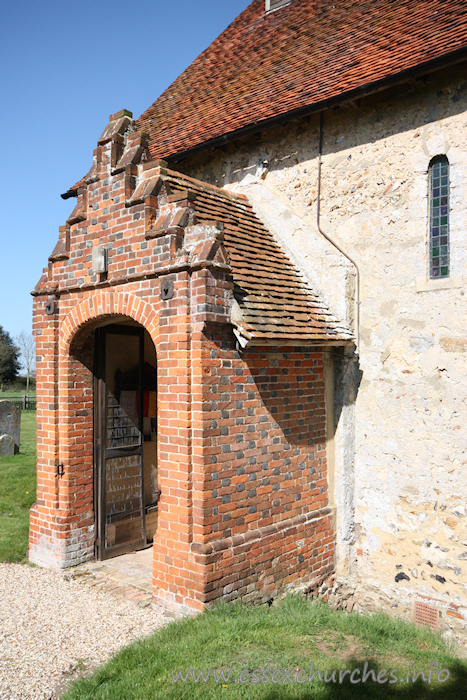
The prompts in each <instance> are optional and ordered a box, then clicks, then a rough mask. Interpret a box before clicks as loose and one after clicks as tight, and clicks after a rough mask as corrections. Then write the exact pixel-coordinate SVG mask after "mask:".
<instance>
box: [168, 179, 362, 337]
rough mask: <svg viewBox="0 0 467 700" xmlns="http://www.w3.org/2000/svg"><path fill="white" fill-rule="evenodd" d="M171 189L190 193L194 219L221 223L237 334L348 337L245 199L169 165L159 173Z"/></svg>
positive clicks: (200, 221) (344, 329)
mask: <svg viewBox="0 0 467 700" xmlns="http://www.w3.org/2000/svg"><path fill="white" fill-rule="evenodd" d="M164 179H167V180H168V182H169V185H170V189H171V191H172V192H173V193H174V194H176V193H177V192H178V191H181V190H191V192H193V193H195V195H196V197H195V201H194V208H195V212H196V218H197V220H198V221H199V223H202V222H212V221H213V220H215V221H219V222H222V223H223V224H224V244H225V248H226V249H227V253H228V256H229V263H230V265H231V268H232V275H233V281H234V285H235V287H234V295H235V299H236V301H237V303H238V304H239V307H240V311H241V315H239V317H238V318H234V319H233V320H234V325H237V330H238V331H239V333H240V335H241V336H242V337H243V338H245V339H246V340H248V341H250V342H252V343H261V342H263V343H269V342H274V343H275V344H280V343H281V342H283V343H284V344H288V343H293V344H300V342H305V343H310V342H318V343H319V342H323V341H324V342H336V341H344V340H349V339H351V337H352V336H351V334H350V333H349V331H348V330H347V329H346V328H345V327H343V326H342V325H340V324H339V323H338V322H337V321H336V319H335V318H334V317H333V316H332V314H331V313H330V311H329V310H328V309H327V307H326V305H325V304H324V303H323V301H322V300H321V299H320V298H319V296H318V295H317V294H316V293H315V292H314V291H313V290H312V289H310V287H309V285H308V284H307V283H306V281H305V280H304V279H303V278H302V276H301V275H300V273H299V272H298V270H297V269H296V268H295V267H294V265H293V264H292V263H291V262H290V260H289V259H288V257H287V256H286V255H285V253H284V252H283V251H282V249H281V248H280V246H279V245H278V243H276V241H275V240H274V238H273V236H272V234H271V233H270V232H269V231H268V230H267V229H266V228H265V226H264V225H263V224H262V223H261V221H260V220H259V219H258V217H257V216H256V214H255V213H254V211H253V209H252V207H251V205H250V203H249V202H248V200H247V199H246V198H245V197H243V196H241V195H236V194H233V193H230V192H226V191H225V190H221V189H219V188H217V187H213V186H211V185H208V184H206V183H204V182H201V181H199V180H195V179H194V178H190V177H187V176H185V175H181V174H180V173H177V172H174V171H172V170H169V171H168V173H167V175H166V176H165V177H164Z"/></svg>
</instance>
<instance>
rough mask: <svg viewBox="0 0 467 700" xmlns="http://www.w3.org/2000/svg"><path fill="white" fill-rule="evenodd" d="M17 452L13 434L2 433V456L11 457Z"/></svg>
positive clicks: (0, 439) (0, 447)
mask: <svg viewBox="0 0 467 700" xmlns="http://www.w3.org/2000/svg"><path fill="white" fill-rule="evenodd" d="M15 452H17V450H15V441H14V440H13V438H12V437H11V435H0V457H10V456H11V455H14V454H15Z"/></svg>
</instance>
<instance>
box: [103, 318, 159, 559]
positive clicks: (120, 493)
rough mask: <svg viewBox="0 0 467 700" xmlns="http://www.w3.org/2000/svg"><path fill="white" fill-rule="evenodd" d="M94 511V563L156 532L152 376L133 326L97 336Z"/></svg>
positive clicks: (150, 357)
mask: <svg viewBox="0 0 467 700" xmlns="http://www.w3.org/2000/svg"><path fill="white" fill-rule="evenodd" d="M94 366H95V383H94V506H95V518H96V534H97V537H96V558H97V559H100V560H102V559H107V558H110V557H114V556H118V555H119V554H124V553H125V552H129V551H134V550H137V549H142V548H144V547H146V546H147V545H148V544H150V543H151V542H152V540H153V537H154V534H155V531H156V528H157V503H158V500H159V490H158V483H157V368H156V353H155V349H154V345H153V343H152V340H151V338H150V336H149V334H148V333H147V332H146V331H145V330H144V328H142V326H139V325H137V324H133V323H112V324H109V325H106V326H103V327H101V328H98V329H97V330H96V343H95V364H94Z"/></svg>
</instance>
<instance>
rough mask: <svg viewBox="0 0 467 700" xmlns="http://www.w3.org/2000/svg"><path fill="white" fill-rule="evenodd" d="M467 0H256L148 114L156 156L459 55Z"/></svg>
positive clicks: (141, 123) (143, 121) (145, 125)
mask: <svg viewBox="0 0 467 700" xmlns="http://www.w3.org/2000/svg"><path fill="white" fill-rule="evenodd" d="M466 9H467V6H466V4H465V0H444V1H443V2H440V0H345V2H344V1H342V0H341V1H339V0H291V2H290V3H289V4H288V5H285V6H283V7H281V8H280V9H278V10H276V11H274V12H269V13H266V12H265V2H264V0H254V1H253V2H252V3H251V4H250V5H249V6H248V7H247V8H246V10H245V11H244V12H242V13H241V14H240V15H239V16H238V17H237V19H236V20H234V22H232V24H231V25H230V26H229V27H228V28H227V29H226V30H225V31H224V32H223V33H222V34H221V35H220V36H219V37H218V38H217V39H216V40H215V41H213V43H212V44H211V45H210V46H209V47H208V48H207V49H206V50H205V51H204V52H203V53H202V54H201V55H200V56H198V58H197V59H195V61H194V62H193V63H192V64H191V65H190V66H189V67H188V68H187V69H186V70H185V72H184V73H182V75H180V76H179V77H178V78H177V79H176V80H175V82H174V83H172V85H171V86H170V87H169V88H167V90H166V91H165V92H164V93H163V94H162V95H161V96H160V97H159V98H158V99H157V100H156V101H155V102H154V104H153V105H151V107H149V109H147V110H146V111H145V112H144V113H143V114H142V115H141V117H140V118H139V120H138V122H137V124H138V127H139V128H140V129H142V130H144V131H147V132H148V133H149V137H150V140H149V149H150V153H151V157H152V158H168V157H173V156H176V154H179V153H182V152H185V151H187V150H190V149H193V148H196V147H200V146H201V145H202V144H206V143H207V144H208V145H209V143H210V142H213V143H214V142H216V141H219V140H220V139H222V138H225V137H228V136H229V135H235V134H237V133H239V134H240V133H242V130H245V129H252V128H259V127H261V126H263V125H266V124H267V123H268V121H270V120H272V119H277V118H278V117H281V116H285V115H289V116H290V115H293V114H294V113H297V114H298V113H300V111H303V110H308V111H310V110H312V109H315V110H318V109H322V108H324V107H327V106H332V105H333V104H336V103H339V102H343V101H345V100H348V99H352V98H355V97H358V96H359V95H361V94H366V93H369V92H373V91H376V90H378V89H381V88H382V87H384V86H386V85H388V84H391V82H397V81H399V80H402V79H404V78H410V77H416V75H417V74H422V73H424V72H427V71H429V70H430V69H431V70H432V69H434V68H437V67H440V66H442V65H447V64H449V63H452V62H454V61H456V60H458V59H459V58H460V57H461V56H462V55H463V53H464V51H465V47H466V44H467V41H466V34H467V31H466V30H467V12H466Z"/></svg>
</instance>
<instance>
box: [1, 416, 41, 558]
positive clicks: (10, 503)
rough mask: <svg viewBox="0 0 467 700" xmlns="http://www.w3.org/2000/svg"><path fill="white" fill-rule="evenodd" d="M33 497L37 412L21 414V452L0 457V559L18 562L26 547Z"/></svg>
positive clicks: (34, 491) (22, 556)
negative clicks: (11, 455) (12, 455)
mask: <svg viewBox="0 0 467 700" xmlns="http://www.w3.org/2000/svg"><path fill="white" fill-rule="evenodd" d="M35 500H36V412H35V411H23V412H22V413H21V445H20V452H19V454H17V455H14V457H0V561H21V560H23V559H24V557H25V555H26V552H27V549H28V528H29V508H30V507H31V505H32V504H33V503H34V501H35Z"/></svg>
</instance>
